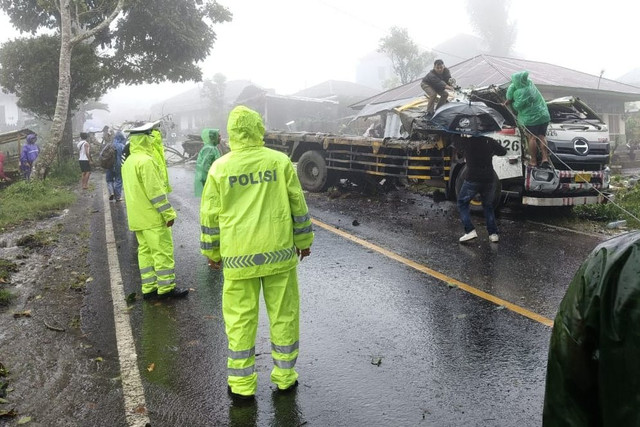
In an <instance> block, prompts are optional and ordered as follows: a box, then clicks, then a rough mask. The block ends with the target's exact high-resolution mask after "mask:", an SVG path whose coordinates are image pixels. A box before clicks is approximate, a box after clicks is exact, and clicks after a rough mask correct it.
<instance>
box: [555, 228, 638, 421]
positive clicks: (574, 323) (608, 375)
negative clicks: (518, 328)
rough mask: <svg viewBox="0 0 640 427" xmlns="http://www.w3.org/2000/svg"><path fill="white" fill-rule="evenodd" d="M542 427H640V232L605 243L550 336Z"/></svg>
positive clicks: (587, 264)
mask: <svg viewBox="0 0 640 427" xmlns="http://www.w3.org/2000/svg"><path fill="white" fill-rule="evenodd" d="M543 425H544V426H546V427H554V426H616V427H617V426H640V232H634V233H628V234H624V235H621V236H618V237H615V238H613V239H610V240H608V241H606V242H603V243H601V244H600V245H598V246H597V247H596V248H595V249H594V250H593V251H592V252H591V254H590V255H589V256H588V257H587V259H586V260H585V261H584V263H583V264H582V265H581V266H580V268H579V269H578V272H577V273H576V275H575V276H574V277H573V280H572V281H571V284H570V285H569V288H568V289H567V293H566V295H565V296H564V298H563V300H562V303H561V304H560V308H559V309H558V314H557V315H556V318H555V322H554V325H553V331H552V333H551V343H550V346H549V361H548V364H547V381H546V389H545V396H544V411H543Z"/></svg>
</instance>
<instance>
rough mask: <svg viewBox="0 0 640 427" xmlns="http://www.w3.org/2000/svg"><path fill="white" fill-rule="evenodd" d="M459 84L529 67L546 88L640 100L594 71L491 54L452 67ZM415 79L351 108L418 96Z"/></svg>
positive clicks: (636, 91) (498, 81)
mask: <svg viewBox="0 0 640 427" xmlns="http://www.w3.org/2000/svg"><path fill="white" fill-rule="evenodd" d="M449 69H450V70H451V75H452V76H453V77H454V78H455V79H456V81H457V84H458V85H459V86H461V87H463V88H470V87H485V86H489V85H492V84H493V85H497V86H501V85H505V86H506V85H508V84H509V82H510V81H511V74H513V73H515V72H518V71H522V70H527V71H529V77H530V78H531V80H533V82H534V83H535V84H536V86H538V87H539V88H540V89H541V90H542V91H543V92H544V90H543V89H544V87H545V86H546V87H549V88H551V87H562V88H576V89H581V90H594V91H595V90H599V91H602V92H609V93H610V94H618V95H623V96H625V97H627V98H629V99H627V100H628V101H633V100H640V87H636V86H631V85H628V84H624V83H620V82H617V81H615V80H610V79H606V78H600V76H596V75H593V74H587V73H583V72H581V71H576V70H571V69H569V68H565V67H560V66H558V65H553V64H547V63H545V62H536V61H527V60H525V59H515V58H503V57H499V56H491V55H478V56H476V57H474V58H471V59H468V60H466V61H462V62H459V63H457V64H456V65H453V66H451V67H449ZM421 80H422V78H420V79H418V80H414V81H412V82H409V83H407V84H405V85H402V86H399V87H396V88H394V89H390V90H388V91H385V92H382V93H379V94H378V95H374V96H372V97H370V98H367V99H364V100H362V101H360V102H358V103H356V104H353V105H351V108H354V109H360V108H362V107H364V106H365V105H367V104H377V103H380V102H389V101H393V100H396V99H405V98H411V97H419V96H422V95H424V92H423V91H422V88H421V87H420V81H421Z"/></svg>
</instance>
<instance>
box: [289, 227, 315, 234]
mask: <svg viewBox="0 0 640 427" xmlns="http://www.w3.org/2000/svg"><path fill="white" fill-rule="evenodd" d="M312 231H313V226H311V225H310V226H308V227H304V228H294V229H293V234H304V233H311V232H312Z"/></svg>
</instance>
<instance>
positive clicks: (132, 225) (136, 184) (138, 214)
mask: <svg viewBox="0 0 640 427" xmlns="http://www.w3.org/2000/svg"><path fill="white" fill-rule="evenodd" d="M153 143H154V142H153V136H152V135H150V130H142V131H134V130H132V131H131V137H130V138H129V145H130V155H129V157H127V161H126V162H124V163H123V165H122V183H123V187H124V196H125V201H126V205H127V220H128V222H129V229H130V230H131V231H134V232H135V233H136V238H137V239H138V268H139V269H140V279H141V281H142V295H143V297H144V299H152V298H156V297H160V298H166V297H183V296H185V295H187V293H188V292H189V290H188V289H183V288H177V287H176V283H175V272H174V266H175V263H174V258H173V238H172V235H171V226H173V222H174V220H175V218H176V216H177V215H176V211H175V210H174V209H173V207H172V206H171V204H170V203H169V200H168V199H167V186H166V185H167V184H166V181H165V179H164V177H163V176H162V173H161V166H160V165H158V164H157V163H156V161H155V160H154V159H153V151H154V147H153Z"/></svg>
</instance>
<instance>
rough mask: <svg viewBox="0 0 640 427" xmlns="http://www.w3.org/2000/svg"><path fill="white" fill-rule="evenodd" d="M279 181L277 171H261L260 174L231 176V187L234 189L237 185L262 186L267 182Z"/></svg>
mask: <svg viewBox="0 0 640 427" xmlns="http://www.w3.org/2000/svg"><path fill="white" fill-rule="evenodd" d="M276 179H277V175H276V170H275V169H274V170H270V171H264V172H263V171H259V172H250V173H248V174H246V173H243V174H242V175H231V176H230V177H229V187H231V188H233V186H234V185H235V184H240V185H242V186H245V185H254V184H262V183H265V182H271V181H275V180H276Z"/></svg>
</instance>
